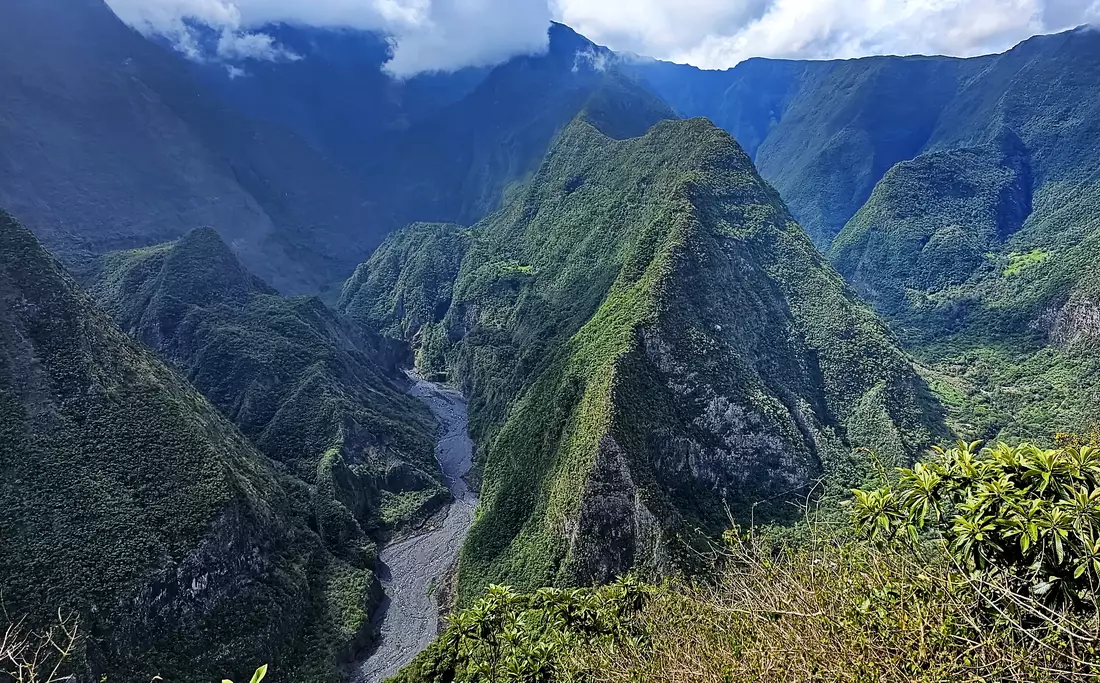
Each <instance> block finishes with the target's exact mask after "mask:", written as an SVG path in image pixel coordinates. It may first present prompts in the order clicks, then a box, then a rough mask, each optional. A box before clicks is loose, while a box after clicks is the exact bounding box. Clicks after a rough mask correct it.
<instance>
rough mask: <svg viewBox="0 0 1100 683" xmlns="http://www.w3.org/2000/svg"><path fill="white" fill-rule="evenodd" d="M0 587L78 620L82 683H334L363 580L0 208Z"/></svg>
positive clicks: (195, 401) (358, 616) (254, 459)
mask: <svg viewBox="0 0 1100 683" xmlns="http://www.w3.org/2000/svg"><path fill="white" fill-rule="evenodd" d="M0 435H2V436H0V507H2V508H3V510H4V514H3V516H2V520H0V529H2V534H0V586H2V588H3V591H4V600H5V606H6V608H7V610H8V612H9V613H10V614H13V615H22V614H27V615H28V616H29V618H30V619H31V622H32V623H34V624H39V623H43V622H48V621H49V620H50V619H51V618H55V617H56V614H57V610H58V609H59V608H60V609H63V610H74V611H76V613H78V614H79V615H80V616H81V623H82V629H83V630H82V633H83V635H84V636H85V638H84V640H83V642H82V646H81V656H80V657H79V658H78V659H77V663H78V667H79V668H82V669H83V670H82V671H78V673H81V674H82V679H85V680H100V677H101V676H104V675H105V676H107V677H108V678H109V679H110V680H113V681H124V682H127V683H129V682H131V681H134V682H136V681H148V680H149V679H151V678H152V677H153V676H154V675H161V676H164V677H165V678H166V679H167V678H169V677H170V678H171V679H172V680H179V681H204V680H211V679H217V678H220V677H222V676H230V675H231V676H233V677H238V676H241V677H243V676H246V675H247V674H248V672H250V671H251V670H253V669H254V668H255V667H256V666H257V665H258V663H263V662H270V663H271V664H272V666H273V668H275V669H278V670H282V671H284V672H285V673H286V675H287V676H288V677H289V679H291V680H317V681H322V680H336V679H337V678H338V676H339V671H338V662H339V661H341V659H342V658H346V657H347V656H348V653H349V652H350V651H352V650H354V649H356V648H357V647H359V646H361V645H362V643H363V641H364V639H365V638H366V636H367V635H368V628H367V627H368V625H369V620H368V618H367V615H368V613H369V611H370V608H371V605H370V601H371V600H372V599H373V598H372V592H371V586H372V584H373V577H372V575H371V572H370V571H369V569H367V568H366V567H364V566H363V564H362V563H361V561H360V560H358V559H356V558H353V557H350V558H344V557H338V556H337V555H335V554H334V553H333V552H331V551H330V550H329V549H328V548H326V546H325V544H324V543H323V542H322V541H321V539H320V538H319V537H318V535H317V534H316V533H315V532H314V531H312V530H311V528H310V526H311V525H312V524H315V523H314V522H312V521H311V518H312V517H313V513H312V511H311V509H310V505H309V502H308V497H309V494H308V489H307V488H306V486H305V485H304V484H302V483H301V482H300V481H298V480H296V479H294V478H290V477H287V476H285V475H283V474H279V473H277V471H276V468H275V467H274V466H273V465H272V463H271V461H269V460H268V459H267V458H265V457H264V456H262V455H261V454H260V453H259V452H257V451H256V450H255V448H254V447H253V446H252V445H251V444H250V443H249V442H248V441H247V440H246V439H245V438H244V437H243V436H242V435H241V434H240V433H239V432H238V431H237V430H236V429H235V428H234V427H233V425H231V424H230V423H229V422H228V421H227V420H225V419H224V418H223V417H222V416H221V415H220V414H219V413H218V412H217V411H216V410H215V409H214V407H213V406H211V405H210V403H208V402H207V401H206V399H204V398H203V397H202V396H201V395H200V394H199V393H198V392H197V391H195V389H194V388H192V387H191V386H190V385H188V384H187V383H186V382H185V381H184V380H183V379H181V378H180V376H179V375H178V374H176V373H175V372H173V371H171V370H169V369H168V368H167V367H166V366H165V365H163V364H162V363H161V362H160V361H159V360H157V359H156V358H155V357H154V356H153V355H152V353H150V352H149V351H148V350H146V349H145V348H144V347H143V346H141V345H140V344H138V343H136V342H134V341H132V340H131V339H129V338H128V337H127V336H126V335H124V334H123V333H122V332H121V331H119V330H118V328H117V327H116V326H115V325H114V324H113V323H112V322H111V321H110V319H109V318H108V317H107V316H106V315H105V314H104V313H101V312H100V311H98V310H97V309H96V308H95V306H94V305H93V303H92V301H91V300H90V298H89V297H87V296H86V295H85V294H83V293H82V292H81V291H80V290H79V288H78V287H77V286H76V284H75V283H74V282H73V281H72V280H71V279H70V278H69V277H68V276H67V275H66V274H65V272H64V271H63V270H62V269H61V267H60V266H59V265H58V263H57V262H56V261H54V260H53V258H52V257H51V256H50V255H49V254H48V253H47V252H46V251H45V250H44V249H43V248H42V247H41V245H40V244H39V243H38V242H37V240H35V238H34V237H33V236H32V235H31V234H30V232H29V231H27V230H26V229H25V228H23V227H22V226H21V225H19V224H18V223H16V222H15V221H14V220H13V219H12V218H11V217H10V216H8V215H7V214H5V213H0Z"/></svg>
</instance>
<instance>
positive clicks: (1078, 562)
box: [853, 443, 1100, 608]
mask: <svg viewBox="0 0 1100 683" xmlns="http://www.w3.org/2000/svg"><path fill="white" fill-rule="evenodd" d="M899 473H900V477H899V478H898V480H897V482H896V483H894V484H891V485H889V486H885V487H883V488H880V489H877V490H873V491H860V490H857V491H855V492H854V494H855V499H854V504H853V517H854V520H855V523H856V525H857V527H858V528H859V529H860V530H861V531H862V532H863V533H864V534H865V535H866V536H867V537H868V538H870V539H873V540H884V539H893V538H897V537H899V536H900V537H903V538H904V539H905V540H907V541H908V542H909V543H913V544H916V543H918V542H919V541H920V539H921V538H922V537H929V536H931V537H932V538H935V539H940V540H942V541H943V542H944V543H945V544H946V546H947V548H948V550H949V552H950V554H951V556H952V558H953V559H954V560H955V561H956V562H957V563H958V564H959V565H960V566H961V568H962V569H964V570H965V571H966V572H968V573H970V574H971V575H980V576H984V577H997V578H1001V577H1003V578H1004V579H1005V580H1006V581H1007V584H1008V586H1009V588H1010V589H1011V590H1012V591H1013V592H1016V593H1021V594H1030V595H1031V596H1034V597H1036V598H1039V599H1041V600H1042V601H1043V602H1044V603H1046V604H1047V605H1060V606H1068V607H1073V608H1082V607H1084V606H1091V605H1093V604H1094V601H1095V598H1096V589H1097V586H1098V581H1100V448H1097V447H1095V446H1091V445H1077V444H1066V445H1064V446H1062V447H1059V448H1054V449H1040V448H1038V447H1036V446H1033V445H1031V444H1021V445H1019V446H1008V445H1006V444H997V445H996V446H993V447H990V448H984V449H979V444H978V443H971V444H966V443H960V444H959V445H958V446H957V447H956V448H952V449H950V450H943V449H937V450H936V457H935V458H933V459H932V460H930V461H929V462H925V463H917V464H916V465H914V466H913V468H911V469H901V470H899Z"/></svg>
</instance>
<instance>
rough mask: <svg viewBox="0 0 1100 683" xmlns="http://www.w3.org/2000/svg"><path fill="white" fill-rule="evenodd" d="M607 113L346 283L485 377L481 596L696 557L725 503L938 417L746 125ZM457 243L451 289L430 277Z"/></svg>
mask: <svg viewBox="0 0 1100 683" xmlns="http://www.w3.org/2000/svg"><path fill="white" fill-rule="evenodd" d="M609 126H611V127H613V126H612V124H611V123H609V120H608V118H606V117H603V118H601V117H598V116H596V115H595V114H592V113H591V112H590V113H586V114H585V115H582V116H581V117H579V118H578V119H577V120H576V121H574V122H573V123H572V124H571V125H570V126H569V127H568V128H567V129H566V130H565V131H564V132H563V133H562V135H561V136H560V137H559V138H558V140H557V142H556V143H555V144H554V146H553V149H552V150H551V153H550V154H549V155H548V156H547V158H546V160H545V161H544V163H543V165H542V167H541V168H540V169H539V171H538V172H537V173H536V174H535V176H534V178H533V180H532V182H531V183H530V184H529V185H528V186H527V187H526V188H525V189H523V190H522V191H518V192H517V194H516V196H515V197H514V198H513V200H512V201H511V202H510V203H509V204H508V205H507V206H506V207H505V208H503V209H502V210H501V211H499V212H497V213H496V214H494V215H493V216H491V217H489V218H487V219H486V220H484V221H482V222H481V223H479V224H477V225H476V226H474V227H473V228H472V229H471V230H470V231H467V232H463V231H460V230H458V229H457V228H439V227H430V226H427V227H426V226H414V227H413V228H411V229H410V230H409V231H408V232H407V233H398V234H396V235H394V236H392V237H391V238H390V239H389V240H388V241H387V243H386V244H384V245H383V246H382V247H381V248H380V249H379V252H378V253H377V254H376V255H375V256H374V257H373V258H372V259H371V260H370V261H368V262H367V263H366V264H364V265H363V266H362V267H361V268H360V269H359V271H358V273H357V276H356V278H355V279H354V280H353V281H352V282H350V283H349V285H348V287H347V288H345V292H344V298H343V302H344V307H345V309H346V310H347V311H348V312H349V313H351V314H353V315H355V314H356V313H357V311H358V312H359V315H364V316H365V319H367V320H371V321H373V322H374V323H375V324H378V325H379V326H380V327H382V328H385V329H389V330H391V331H399V332H400V333H402V334H403V336H404V337H405V338H407V339H413V340H418V343H419V350H418V362H419V364H420V365H421V367H425V366H426V367H427V369H429V370H430V371H433V372H439V371H446V372H447V373H448V374H449V375H450V376H451V377H452V378H453V379H454V381H456V382H457V383H458V384H459V385H460V386H461V387H462V388H463V390H464V391H465V393H466V394H467V396H468V397H469V399H470V417H471V431H472V434H473V436H474V438H475V440H476V442H477V444H478V447H479V453H480V455H479V458H480V461H481V464H482V465H483V467H484V478H483V481H484V488H483V491H482V498H481V508H480V511H479V515H478V519H477V522H476V523H475V525H474V527H473V529H472V531H471V533H470V536H469V537H468V540H467V543H466V544H465V546H464V549H463V553H462V558H461V562H460V598H461V599H463V600H466V601H469V600H471V599H473V598H475V597H476V596H478V595H479V594H480V593H481V592H482V591H483V590H484V589H485V588H486V587H487V586H488V585H490V584H492V583H509V584H513V585H515V586H517V587H518V588H520V589H522V590H529V589H534V588H537V587H540V586H546V585H559V586H567V585H584V584H588V583H591V582H596V583H600V582H605V581H608V580H610V579H612V578H614V576H616V575H619V574H622V573H624V572H625V571H627V570H628V569H630V568H632V567H636V568H638V569H639V570H641V571H665V570H668V569H670V568H671V567H674V566H687V565H690V564H691V563H692V562H694V561H695V560H693V559H692V558H693V557H694V553H693V552H692V551H691V550H689V549H688V547H689V546H690V545H693V544H698V543H700V542H704V540H703V539H704V538H705V537H706V536H713V535H716V534H718V533H720V531H721V529H722V528H724V525H725V524H726V523H727V521H728V520H727V518H726V516H725V513H724V512H723V510H724V506H725V505H729V506H731V508H732V510H733V511H734V514H736V515H737V516H739V517H743V518H745V519H748V518H749V517H750V516H752V515H754V514H755V515H757V516H758V517H759V518H767V517H773V518H783V517H784V516H785V515H786V514H787V513H786V512H785V510H786V509H787V506H786V505H785V502H784V501H786V500H788V499H789V498H791V497H800V496H804V495H805V493H806V490H807V489H808V487H810V486H811V483H812V482H813V481H814V480H815V479H816V478H817V477H818V476H820V475H821V474H822V473H823V472H828V473H829V474H830V475H832V476H831V481H833V482H835V485H837V486H843V485H851V484H858V483H860V482H862V481H863V477H864V475H865V474H866V473H865V472H864V471H863V470H861V469H860V467H858V466H855V465H854V464H853V462H852V461H851V458H850V456H849V453H850V451H851V446H866V447H871V448H875V449H876V450H878V451H880V452H882V453H883V454H884V456H887V457H889V458H891V459H892V462H896V463H898V464H902V463H905V462H908V461H909V459H910V458H912V457H913V456H914V455H915V454H916V453H917V452H918V450H919V449H920V448H921V447H922V446H923V445H924V444H926V443H928V441H929V440H930V438H931V437H932V436H933V434H936V433H938V432H939V431H941V430H942V425H941V424H940V422H939V413H938V408H937V406H936V405H935V401H934V400H933V399H931V398H930V397H929V393H928V391H927V387H925V386H924V385H923V383H922V381H921V380H920V378H919V377H918V376H917V375H916V373H915V372H914V371H913V369H912V367H911V366H910V364H909V361H908V359H907V358H906V357H905V356H904V355H903V354H901V353H900V352H899V351H898V350H897V349H896V347H895V346H894V345H893V342H892V340H891V339H890V336H889V334H888V333H887V331H886V329H885V328H884V326H883V325H882V324H881V323H879V322H878V321H877V320H876V318H875V317H874V315H873V314H872V313H871V312H870V311H869V310H867V309H866V308H865V307H864V306H862V305H861V304H859V303H857V302H856V301H855V300H854V299H853V298H852V297H851V295H850V294H849V292H848V291H847V289H846V287H845V285H844V283H843V281H842V280H841V279H840V278H839V277H838V276H837V275H836V274H835V273H833V272H832V271H830V270H829V269H828V268H827V267H826V266H825V265H824V264H823V263H822V260H821V258H820V256H819V255H818V254H817V253H816V252H815V251H814V249H813V246H812V245H811V244H810V242H809V241H808V240H806V239H805V236H804V235H803V234H802V233H801V231H800V230H799V228H798V227H797V225H796V224H795V223H794V222H793V220H792V219H791V218H790V216H789V215H788V214H787V213H786V211H785V210H784V209H783V207H782V204H781V202H780V201H779V199H778V197H777V196H776V195H775V193H774V192H773V191H771V190H770V189H769V188H768V187H767V185H766V184H765V183H763V181H762V180H761V179H760V178H759V176H758V175H757V174H756V173H755V171H754V169H753V167H752V164H751V162H750V161H749V160H748V158H747V157H746V156H745V154H744V153H743V152H742V151H741V150H740V149H739V148H738V147H737V145H736V143H734V142H733V140H732V139H731V138H730V137H729V136H728V135H727V134H725V133H723V132H722V131H720V130H718V129H716V128H715V127H714V126H713V125H711V124H709V123H707V122H705V121H702V120H694V121H678V122H671V121H666V122H662V123H659V124H657V125H656V126H654V127H653V128H652V129H651V130H650V131H649V132H648V133H647V134H645V135H644V136H640V137H634V138H625V139H615V138H614V137H612V136H608V135H605V134H604V133H603V132H602V129H603V128H605V127H609ZM418 245H424V248H418ZM447 245H453V246H455V247H460V248H461V249H462V253H461V254H458V253H453V252H452V253H449V254H448V253H446V252H443V251H442V249H443V248H444V247H446V246H447ZM456 262H458V263H459V264H460V265H459V267H458V268H457V277H456V278H455V280H454V283H453V285H452V286H450V288H449V289H448V288H447V286H446V285H441V284H440V282H439V280H438V279H436V278H435V277H432V278H418V277H417V276H416V273H417V272H420V271H425V270H427V268H425V266H424V264H429V263H445V264H448V266H450V265H451V264H454V263H456ZM406 263H407V264H408V267H407V268H400V269H398V268H395V264H406ZM436 272H437V271H432V274H433V276H434V275H435V273H436ZM359 291H367V292H371V294H369V295H365V296H361V297H357V294H358V292H359ZM379 291H381V292H382V294H381V296H379V295H377V294H375V292H379ZM441 292H442V294H441ZM372 300H373V301H383V302H385V303H384V304H383V305H382V306H381V307H380V308H378V309H375V311H374V312H371V311H370V309H367V308H364V306H363V304H364V303H366V302H370V301H372ZM401 302H416V303H415V304H414V305H412V306H406V305H403V304H402V303H401ZM440 304H443V305H440ZM431 309H435V313H434V315H432V316H431V317H430V318H427V319H425V318H424V317H423V313H424V312H425V311H428V310H431ZM363 311H366V313H363ZM379 314H381V316H382V317H381V318H379ZM843 482H850V484H843ZM767 498H772V503H771V504H767V505H762V506H754V505H753V503H754V502H755V501H758V500H761V499H767ZM567 530H568V531H567ZM700 530H701V531H703V534H702V535H700V534H699V531H700ZM682 541H685V542H687V544H688V545H684V544H683V543H682Z"/></svg>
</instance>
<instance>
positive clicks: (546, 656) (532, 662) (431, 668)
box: [394, 577, 652, 683]
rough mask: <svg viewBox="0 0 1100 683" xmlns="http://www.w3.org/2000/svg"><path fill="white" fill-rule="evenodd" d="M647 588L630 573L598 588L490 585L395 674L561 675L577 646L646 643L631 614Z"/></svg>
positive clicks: (435, 677)
mask: <svg viewBox="0 0 1100 683" xmlns="http://www.w3.org/2000/svg"><path fill="white" fill-rule="evenodd" d="M651 592H652V589H651V588H649V587H647V586H645V585H643V584H641V583H639V582H638V581H636V580H635V579H633V578H630V577H627V578H623V579H620V580H619V581H617V582H615V583H614V584H611V585H609V586H603V587H599V588H577V589H556V588H541V589H539V590H537V591H535V592H534V593H530V594H519V593H515V592H513V591H512V590H511V589H509V588H506V587H503V586H492V587H490V588H489V590H488V591H487V593H486V595H485V597H483V598H482V599H480V600H479V601H477V602H476V603H474V604H473V605H472V606H471V607H469V608H467V609H465V610H462V611H461V612H459V613H458V614H456V615H455V616H454V618H453V619H452V621H451V624H450V626H449V627H448V629H447V630H446V631H445V632H444V633H443V635H442V636H440V638H439V639H438V640H437V641H436V642H435V643H434V644H433V645H432V646H431V648H429V649H428V650H427V651H425V652H424V653H422V654H421V655H420V656H419V657H417V659H416V660H415V661H414V662H413V663H412V664H410V665H409V666H408V667H407V668H406V669H405V670H404V671H403V672H402V673H401V674H400V675H399V676H398V677H397V678H396V679H394V680H395V681H397V682H402V683H412V682H414V681H425V682H426V681H458V682H462V681H484V682H485V683H490V682H496V681H514V682H516V683H542V682H548V681H557V680H566V679H568V678H570V677H571V675H572V673H573V672H574V671H575V667H576V662H575V661H574V659H575V656H576V653H578V652H584V651H587V650H590V649H595V648H597V647H599V646H613V645H614V644H617V643H619V644H621V643H633V644H635V645H639V646H641V645H642V644H643V641H642V633H641V631H640V630H639V629H637V628H636V617H637V615H638V613H639V612H640V610H641V608H642V607H643V606H644V604H645V602H646V599H647V598H648V596H649V595H650V593H651Z"/></svg>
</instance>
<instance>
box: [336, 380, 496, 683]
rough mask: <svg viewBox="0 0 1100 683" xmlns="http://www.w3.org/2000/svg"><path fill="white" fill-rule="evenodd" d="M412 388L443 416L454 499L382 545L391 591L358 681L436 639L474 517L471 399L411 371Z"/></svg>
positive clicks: (441, 456) (372, 678)
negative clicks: (414, 529) (451, 576)
mask: <svg viewBox="0 0 1100 683" xmlns="http://www.w3.org/2000/svg"><path fill="white" fill-rule="evenodd" d="M412 379H413V381H414V385H413V387H412V389H410V391H409V393H410V394H412V395H413V396H415V397H417V398H419V399H420V400H421V401H423V402H424V403H425V404H427V406H428V408H430V409H431V411H432V413H433V414H435V417H436V419H437V420H438V421H439V427H440V436H439V440H438V442H437V443H436V447H435V457H436V459H437V460H439V466H440V469H441V470H442V472H443V476H444V478H445V479H446V482H447V487H448V488H450V490H451V495H452V496H453V500H452V502H451V503H449V504H448V506H447V507H446V508H445V510H444V511H442V512H441V513H440V514H439V515H437V516H436V519H437V520H439V519H442V520H443V522H442V524H439V523H436V524H435V526H434V527H432V528H426V529H424V530H422V531H421V532H419V533H416V534H415V535H413V536H409V537H406V538H403V539H401V540H400V541H398V542H396V543H393V544H390V545H388V546H386V547H385V548H383V549H382V552H381V554H380V556H379V563H378V577H379V579H380V580H381V581H382V588H383V590H384V591H385V594H386V597H385V598H384V599H383V601H382V605H381V607H380V609H379V616H378V617H376V618H378V619H380V625H379V631H380V637H379V641H378V647H377V648H376V649H375V650H374V652H373V653H372V654H371V655H370V657H368V658H367V659H366V661H364V662H363V663H362V664H361V665H360V666H359V668H358V670H357V671H356V675H355V676H354V677H353V678H354V680H355V681H356V683H380V682H381V681H383V680H385V679H386V678H387V677H389V676H392V675H393V674H395V673H397V671H398V670H399V669H400V668H401V667H403V666H405V665H406V664H408V663H409V662H410V661H412V659H413V657H415V656H416V655H417V654H418V653H419V652H420V651H421V650H423V649H424V648H426V647H427V646H428V645H430V644H431V642H432V640H433V639H434V638H435V636H436V635H437V631H438V628H439V601H438V597H437V595H438V592H439V587H440V584H441V583H442V582H443V580H444V577H445V574H446V573H447V570H448V569H449V568H450V567H451V566H452V565H453V564H454V562H455V560H456V559H457V558H458V551H459V549H460V548H461V547H462V542H463V540H465V538H466V532H467V531H469V529H470V525H471V524H473V521H474V508H475V507H476V506H477V495H476V494H475V493H474V492H473V491H471V490H470V488H469V487H468V486H467V485H466V481H465V480H464V479H463V477H464V476H465V475H466V474H467V473H468V472H469V471H470V468H471V467H473V453H474V447H473V443H472V442H471V441H470V434H469V420H468V418H467V416H466V399H465V398H463V396H462V394H460V393H458V392H457V391H453V390H451V389H447V388H445V387H442V386H440V385H438V384H433V383H431V382H427V381H424V380H422V379H419V378H417V377H415V376H414V377H412Z"/></svg>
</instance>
